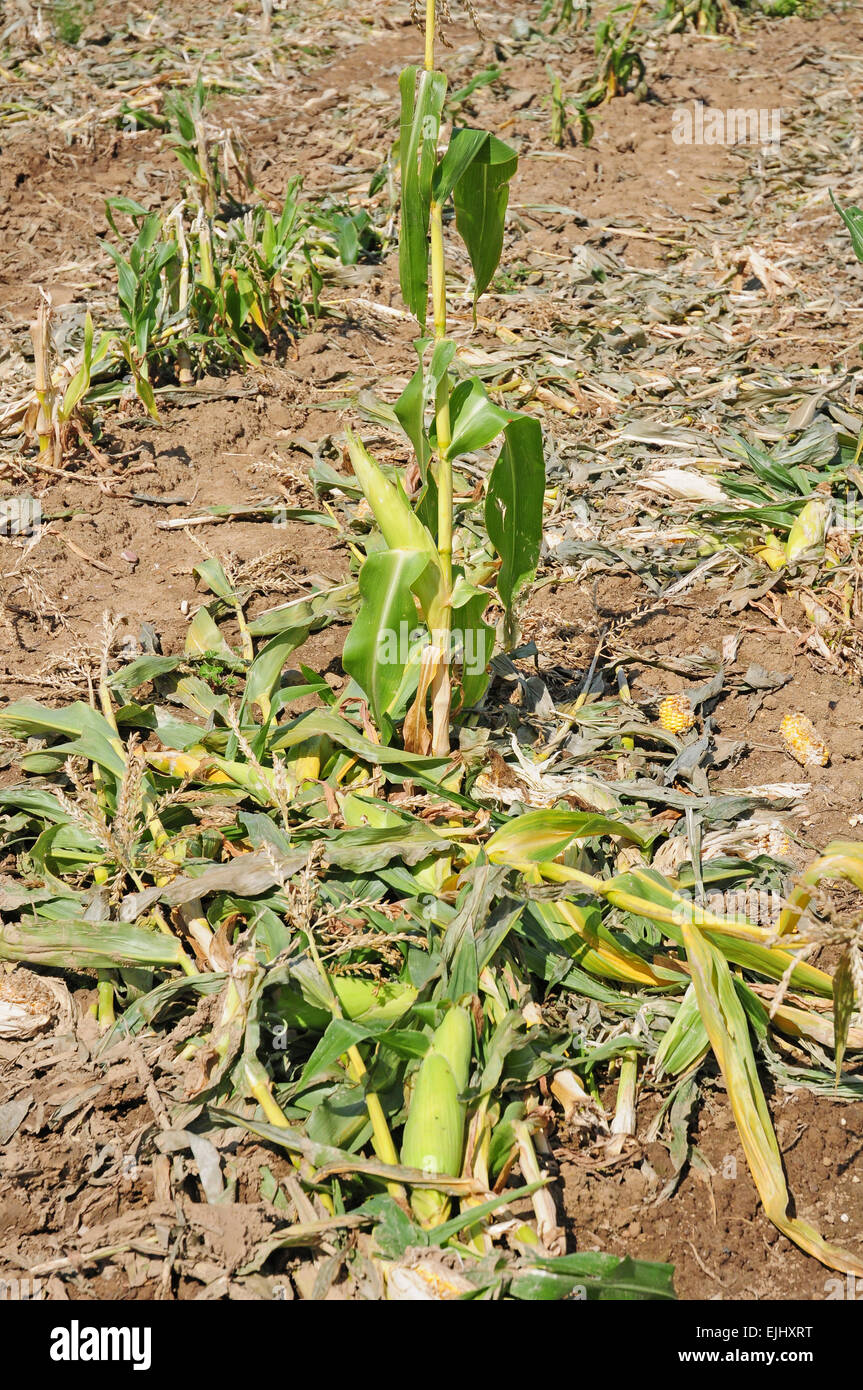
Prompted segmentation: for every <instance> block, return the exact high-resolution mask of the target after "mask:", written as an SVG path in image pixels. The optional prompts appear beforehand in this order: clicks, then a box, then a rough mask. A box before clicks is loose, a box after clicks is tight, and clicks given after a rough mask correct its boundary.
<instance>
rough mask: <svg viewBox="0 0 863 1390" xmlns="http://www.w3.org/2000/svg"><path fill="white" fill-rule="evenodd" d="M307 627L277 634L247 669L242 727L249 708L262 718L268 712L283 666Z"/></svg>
mask: <svg viewBox="0 0 863 1390" xmlns="http://www.w3.org/2000/svg"><path fill="white" fill-rule="evenodd" d="M310 630H311V624H310V625H309V626H308V627H289V628H285V630H284V632H280V633H278V634H277V635H276V636H275V637H273V638H272V639H271V640H270V641H269V642H268V643H267V644H266V646H265V647H262V648H261V650H260V652H259V653H258V655H257V656H256V657H255V660H254V661H253V662H252V664H251V666H250V667H249V674H248V676H247V677H246V688H245V691H244V693H243V703H242V707H241V710H240V716H239V717H240V723H241V724H242V722H243V718H244V715H245V712H246V710H247V709H249V708H250V707H251V706H252V705H255V704H256V705H258V707H259V708H260V710H261V712H262V713H263V715H264V717H265V718H266V717H267V716H268V714H269V712H270V702H271V700H272V698H273V694H274V692H275V689H276V686H277V685H278V683H279V679H280V677H281V674H282V671H283V670H284V669H285V663H286V661H287V659H288V657H289V656H290V654H291V652H293V651H296V649H297V647H299V646H300V645H301V644H302V643H303V642H305V640H306V638H307V637H308V635H309V632H310Z"/></svg>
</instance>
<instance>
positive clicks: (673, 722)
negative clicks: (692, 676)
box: [659, 694, 695, 734]
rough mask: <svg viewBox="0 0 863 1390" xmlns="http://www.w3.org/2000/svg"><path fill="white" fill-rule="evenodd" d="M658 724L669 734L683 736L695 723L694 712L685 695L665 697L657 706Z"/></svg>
mask: <svg viewBox="0 0 863 1390" xmlns="http://www.w3.org/2000/svg"><path fill="white" fill-rule="evenodd" d="M659 722H660V724H661V725H662V727H663V729H667V730H668V732H669V733H670V734H685V733H688V731H689V730H690V729H691V728H692V726H693V724H694V723H695V710H694V709H693V708H692V705H691V704H690V702H689V699H688V697H687V696H686V695H683V694H677V695H666V697H665V699H664V700H663V701H662V704H661V705H660V706H659Z"/></svg>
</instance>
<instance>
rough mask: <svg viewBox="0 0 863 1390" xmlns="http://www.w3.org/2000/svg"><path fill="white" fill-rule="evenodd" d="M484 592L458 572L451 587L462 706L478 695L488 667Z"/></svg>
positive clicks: (490, 636) (490, 635)
mask: <svg viewBox="0 0 863 1390" xmlns="http://www.w3.org/2000/svg"><path fill="white" fill-rule="evenodd" d="M487 607H488V594H487V593H486V591H485V590H484V589H477V588H475V587H474V585H473V584H469V583H468V581H467V580H466V579H465V578H464V576H463V575H459V576H458V578H457V579H456V582H455V584H454V586H453V595H452V615H453V617H452V627H453V634H454V635H457V637H458V639H459V641H460V649H459V647H457V648H456V651H455V660H456V662H458V661H459V659H461V672H460V677H459V681H460V685H461V703H462V707H463V708H466V709H467V708H470V706H471V705H475V704H476V702H477V701H478V700H479V699H480V698H481V697H482V695H483V694H484V692H485V689H486V686H487V685H488V666H489V662H490V661H491V658H492V656H493V654H494V639H495V631H494V628H493V627H492V626H491V625H490V624H489V623H487V622H485V620H484V618H483V614H484V612H485V610H486V608H487Z"/></svg>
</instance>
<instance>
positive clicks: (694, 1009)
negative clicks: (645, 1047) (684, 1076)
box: [653, 985, 710, 1081]
mask: <svg viewBox="0 0 863 1390" xmlns="http://www.w3.org/2000/svg"><path fill="white" fill-rule="evenodd" d="M709 1047H710V1039H709V1038H708V1036H707V1030H706V1028H705V1027H704V1024H703V1023H702V1021H701V1014H700V1013H699V1012H698V1000H697V999H696V997H695V986H694V985H689V987H688V989H687V991H686V993H685V994H684V996H683V998H682V999H681V1001H680V1008H679V1009H678V1010H677V1013H676V1014H675V1015H674V1018H673V1019H672V1021H671V1024H670V1026H669V1027H668V1029H667V1030H666V1032H665V1034H664V1036H663V1038H662V1041H661V1042H660V1044H659V1047H658V1048H657V1049H656V1056H655V1057H654V1059H653V1065H654V1069H655V1072H656V1079H657V1081H661V1080H662V1078H663V1076H680V1074H681V1072H684V1071H688V1070H689V1068H690V1067H693V1066H695V1064H696V1062H697V1061H698V1060H699V1058H700V1057H703V1056H704V1054H705V1053H706V1052H707V1051H708V1049H709Z"/></svg>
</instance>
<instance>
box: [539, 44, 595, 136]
mask: <svg viewBox="0 0 863 1390" xmlns="http://www.w3.org/2000/svg"><path fill="white" fill-rule="evenodd" d="M546 72H547V73H548V77H549V81H550V82H551V92H550V93H549V95H548V96H547V97H544V98H543V105H547V106H548V108H549V111H550V115H551V119H550V122H549V126H550V130H549V133H550V135H551V143H552V144H553V145H555V146H556V147H557V148H558V149H562V148H563V145H564V143H565V142H566V140H567V138H569V139H570V140H571V139H572V133H571V131H570V126H569V121H570V113H571V112H572V111H574V112H575V115H576V118H577V120H578V127H579V135H580V138H581V142H582V144H583V145H589V144H590V142H591V140H592V139H593V122H592V120H591V119H590V117H589V116H588V114H587V110H586V108H585V106H584V103H583V102H582V101H580V100H579V99H578V98H577V97H568V96H567V95H566V93H565V92H564V90H563V83H562V82H561V80H560V78H559V77H558V75H557V73H556V72H555V71H554V70H553V69H552V68H551V67H549V66H548V65H547V64H546Z"/></svg>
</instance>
